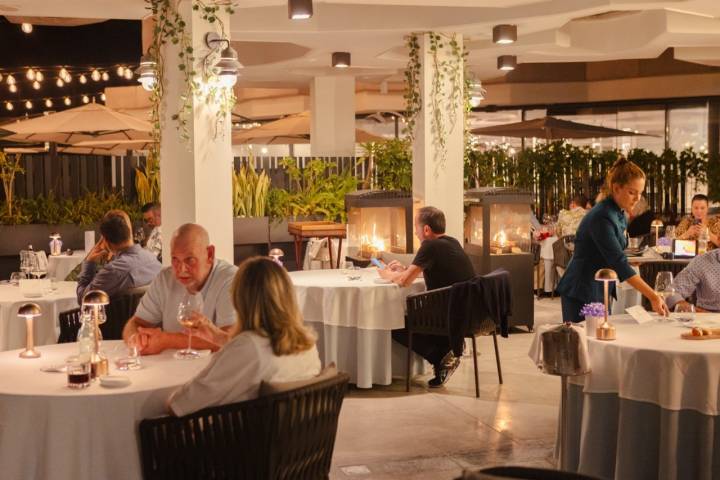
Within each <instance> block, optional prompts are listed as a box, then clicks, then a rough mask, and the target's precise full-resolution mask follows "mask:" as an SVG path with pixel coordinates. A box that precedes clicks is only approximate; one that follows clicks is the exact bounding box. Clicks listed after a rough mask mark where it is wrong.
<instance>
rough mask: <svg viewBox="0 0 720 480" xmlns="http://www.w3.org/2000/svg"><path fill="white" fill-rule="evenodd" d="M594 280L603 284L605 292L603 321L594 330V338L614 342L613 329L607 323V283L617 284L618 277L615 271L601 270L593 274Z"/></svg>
mask: <svg viewBox="0 0 720 480" xmlns="http://www.w3.org/2000/svg"><path fill="white" fill-rule="evenodd" d="M595 280H597V281H598V282H603V287H604V291H605V321H604V322H603V323H602V325H600V326H599V327H597V329H595V338H597V339H598V340H615V327H614V326H613V325H611V324H610V322H608V312H609V308H608V303H609V302H608V300H609V299H608V289H609V287H608V283H610V282H617V281H618V276H617V273H615V270H612V269H610V268H601V269H600V270H598V271H597V272H595Z"/></svg>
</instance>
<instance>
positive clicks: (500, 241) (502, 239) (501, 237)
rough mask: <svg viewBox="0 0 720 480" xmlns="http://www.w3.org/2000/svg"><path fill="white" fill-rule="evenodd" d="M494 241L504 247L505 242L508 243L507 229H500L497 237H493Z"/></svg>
mask: <svg viewBox="0 0 720 480" xmlns="http://www.w3.org/2000/svg"><path fill="white" fill-rule="evenodd" d="M493 241H495V242H497V244H498V245H500V246H501V247H504V246H505V244H507V235H505V230H500V231H499V232H498V233H497V234H496V235H495V238H493Z"/></svg>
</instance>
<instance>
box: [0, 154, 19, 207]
mask: <svg viewBox="0 0 720 480" xmlns="http://www.w3.org/2000/svg"><path fill="white" fill-rule="evenodd" d="M12 158H13V159H11V158H10V156H8V155H7V154H6V153H5V152H0V179H2V184H3V191H4V192H5V208H4V209H3V214H2V217H3V218H8V219H10V218H13V216H14V215H15V213H14V212H13V202H14V194H15V175H17V174H18V173H25V169H24V168H22V167H21V166H20V159H21V157H20V154H16V155H14V156H13V157H12ZM17 213H19V212H17Z"/></svg>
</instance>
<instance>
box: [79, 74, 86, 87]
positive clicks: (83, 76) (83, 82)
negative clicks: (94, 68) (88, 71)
mask: <svg viewBox="0 0 720 480" xmlns="http://www.w3.org/2000/svg"><path fill="white" fill-rule="evenodd" d="M78 80H79V81H80V83H82V84H83V85H85V84H86V83H87V77H86V76H85V74H81V75H80V77H79V78H78Z"/></svg>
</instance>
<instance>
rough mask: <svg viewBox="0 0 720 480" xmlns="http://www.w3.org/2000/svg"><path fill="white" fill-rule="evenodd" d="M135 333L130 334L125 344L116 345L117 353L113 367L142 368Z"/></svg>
mask: <svg viewBox="0 0 720 480" xmlns="http://www.w3.org/2000/svg"><path fill="white" fill-rule="evenodd" d="M139 346H140V345H139V342H138V336H137V334H133V335H130V337H128V339H127V345H125V344H123V345H120V346H118V349H119V351H118V355H117V358H116V359H115V368H117V369H118V370H123V371H125V370H138V369H140V368H142V363H141V361H140V350H139Z"/></svg>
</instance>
